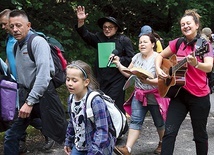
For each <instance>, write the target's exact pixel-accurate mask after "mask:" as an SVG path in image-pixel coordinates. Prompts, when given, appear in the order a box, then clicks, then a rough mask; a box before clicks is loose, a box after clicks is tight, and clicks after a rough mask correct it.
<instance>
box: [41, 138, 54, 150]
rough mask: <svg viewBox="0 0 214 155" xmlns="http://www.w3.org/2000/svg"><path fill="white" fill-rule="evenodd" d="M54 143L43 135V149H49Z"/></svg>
mask: <svg viewBox="0 0 214 155" xmlns="http://www.w3.org/2000/svg"><path fill="white" fill-rule="evenodd" d="M54 144H55V141H54V140H53V139H51V138H49V137H47V136H45V145H44V147H43V149H45V150H50V149H51V148H52V147H53V146H54Z"/></svg>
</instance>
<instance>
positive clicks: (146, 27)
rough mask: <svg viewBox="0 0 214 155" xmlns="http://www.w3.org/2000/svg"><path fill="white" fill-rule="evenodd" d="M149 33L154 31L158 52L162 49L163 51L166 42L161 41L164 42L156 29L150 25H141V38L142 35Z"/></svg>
mask: <svg viewBox="0 0 214 155" xmlns="http://www.w3.org/2000/svg"><path fill="white" fill-rule="evenodd" d="M149 33H152V34H153V35H154V36H155V38H156V46H157V48H156V52H158V53H160V52H161V51H163V48H164V47H163V45H162V44H164V43H161V41H162V42H163V39H162V38H161V37H160V36H159V35H158V34H157V33H155V32H154V30H152V28H151V27H150V26H149V25H144V26H143V27H141V31H140V34H139V35H138V37H139V38H140V37H141V36H142V35H144V34H149Z"/></svg>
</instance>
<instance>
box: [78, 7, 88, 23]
mask: <svg viewBox="0 0 214 155" xmlns="http://www.w3.org/2000/svg"><path fill="white" fill-rule="evenodd" d="M76 11H77V18H78V20H85V19H86V18H87V16H88V13H85V7H84V6H78V7H77V9H76Z"/></svg>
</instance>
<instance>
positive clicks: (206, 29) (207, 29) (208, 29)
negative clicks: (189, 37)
mask: <svg viewBox="0 0 214 155" xmlns="http://www.w3.org/2000/svg"><path fill="white" fill-rule="evenodd" d="M201 33H203V34H205V35H206V36H207V37H210V36H211V34H212V30H211V29H210V28H209V27H205V28H203V29H202V31H201Z"/></svg>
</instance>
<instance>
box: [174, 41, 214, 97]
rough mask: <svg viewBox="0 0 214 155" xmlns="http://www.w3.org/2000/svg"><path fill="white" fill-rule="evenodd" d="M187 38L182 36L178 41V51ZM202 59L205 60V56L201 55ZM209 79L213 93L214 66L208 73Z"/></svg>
mask: <svg viewBox="0 0 214 155" xmlns="http://www.w3.org/2000/svg"><path fill="white" fill-rule="evenodd" d="M184 40H185V38H184V37H180V38H179V39H178V40H177V42H176V52H177V51H178V49H179V47H180V45H181V43H182V42H184ZM203 40H204V43H206V40H205V39H203ZM207 51H209V49H207ZM201 59H202V60H203V56H202V57H201ZM207 79H208V81H207V82H208V85H209V87H210V93H213V86H214V67H213V68H212V71H211V72H209V73H207Z"/></svg>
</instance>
